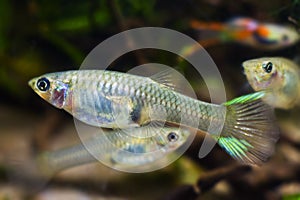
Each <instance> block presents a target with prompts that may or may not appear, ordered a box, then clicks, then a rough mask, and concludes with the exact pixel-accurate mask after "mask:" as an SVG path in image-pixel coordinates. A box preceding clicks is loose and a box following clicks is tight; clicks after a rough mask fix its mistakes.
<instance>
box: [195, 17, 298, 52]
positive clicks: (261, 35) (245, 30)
mask: <svg viewBox="0 0 300 200" xmlns="http://www.w3.org/2000/svg"><path fill="white" fill-rule="evenodd" d="M191 27H192V28H194V29H195V30H199V31H200V34H202V35H203V36H202V37H203V39H201V38H200V44H201V45H203V46H204V47H206V46H209V45H211V44H216V43H222V42H230V41H232V42H238V43H240V44H244V45H246V46H251V47H253V48H256V49H260V50H277V49H282V48H285V47H288V46H291V45H293V44H295V43H296V42H298V41H299V39H300V36H299V34H298V33H297V31H296V29H294V28H292V27H290V26H286V25H279V24H273V23H265V22H259V21H256V20H255V19H252V18H248V17H238V18H234V19H232V20H229V21H227V22H225V23H220V22H201V21H196V20H192V21H191Z"/></svg>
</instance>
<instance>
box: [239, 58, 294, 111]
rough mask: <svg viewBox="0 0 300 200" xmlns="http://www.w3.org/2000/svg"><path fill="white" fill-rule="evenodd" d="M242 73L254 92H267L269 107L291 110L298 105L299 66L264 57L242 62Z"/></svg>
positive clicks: (291, 62) (266, 98) (285, 59)
mask: <svg viewBox="0 0 300 200" xmlns="http://www.w3.org/2000/svg"><path fill="white" fill-rule="evenodd" d="M242 65H243V68H244V73H245V75H246V77H247V80H248V82H249V84H250V85H251V87H252V88H253V89H254V90H255V91H263V90H264V91H268V92H267V95H266V96H265V97H264V101H266V102H267V103H268V104H269V105H271V106H273V107H276V108H281V109H291V108H293V107H295V106H297V105H300V85H299V83H300V82H299V81H300V77H299V76H300V74H299V73H300V71H299V66H298V65H297V64H296V63H295V62H293V61H292V60H289V59H287V58H282V57H264V58H256V59H251V60H247V61H245V62H243V64H242Z"/></svg>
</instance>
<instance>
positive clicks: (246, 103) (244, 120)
mask: <svg viewBox="0 0 300 200" xmlns="http://www.w3.org/2000/svg"><path fill="white" fill-rule="evenodd" d="M29 85H30V86H31V87H32V88H33V90H34V91H35V92H36V93H37V94H39V95H40V96H41V97H42V98H43V99H45V100H46V101H48V102H49V103H51V104H52V105H54V106H56V107H58V108H61V109H64V110H66V111H67V112H69V113H70V114H72V115H73V116H74V117H75V118H77V119H79V120H80V121H83V122H85V123H87V124H89V125H92V126H98V127H106V128H123V129H124V128H132V127H141V126H144V125H146V124H148V123H150V122H152V121H163V122H165V121H166V122H169V123H174V124H179V125H183V126H187V127H193V128H197V129H199V130H201V131H204V132H208V127H209V126H210V122H212V129H210V132H208V134H210V135H211V136H212V137H213V138H214V139H215V140H217V142H218V143H219V145H220V146H221V147H223V148H224V149H225V150H226V151H227V152H228V153H229V154H230V155H231V156H233V157H234V158H235V159H237V160H240V161H243V162H246V163H253V164H258V163H261V162H262V161H265V160H266V159H267V158H268V157H269V156H270V155H271V154H272V152H273V149H274V144H275V142H276V141H277V139H278V129H277V127H276V125H275V124H274V116H273V110H272V109H271V108H270V106H268V105H266V104H264V103H263V102H262V101H261V100H260V99H261V97H263V96H264V93H263V92H258V93H254V94H250V95H245V96H242V97H239V98H236V99H233V100H231V101H229V102H226V103H224V104H222V105H216V104H210V103H206V102H202V101H199V100H196V99H192V98H190V97H188V96H185V95H182V94H180V93H178V92H176V91H174V90H173V89H172V88H170V87H168V86H166V85H163V84H161V83H159V82H156V81H154V80H152V79H151V78H147V77H141V76H136V75H131V74H125V73H120V72H113V71H103V70H79V71H65V72H55V73H49V74H45V75H42V76H40V77H37V78H34V79H32V80H31V81H30V82H29ZM150 116H151V117H150ZM182 119H184V120H182ZM223 121H224V126H222V122H223ZM221 128H222V130H221V135H217V134H216V133H218V131H220V129H221Z"/></svg>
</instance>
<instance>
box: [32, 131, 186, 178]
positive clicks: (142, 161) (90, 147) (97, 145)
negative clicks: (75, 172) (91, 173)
mask: <svg viewBox="0 0 300 200" xmlns="http://www.w3.org/2000/svg"><path fill="white" fill-rule="evenodd" d="M126 132H130V133H131V134H130V135H128V134H126V133H124V132H123V131H122V130H110V131H107V130H106V131H103V132H102V133H97V135H96V136H95V137H93V138H91V139H88V140H86V141H85V142H83V144H78V145H75V146H71V147H67V148H64V149H60V150H56V151H49V152H44V153H41V154H40V155H39V156H38V157H37V159H36V164H37V168H38V171H40V172H41V173H42V175H44V176H52V175H53V174H55V173H57V172H59V171H61V170H64V169H67V168H70V167H74V166H78V165H82V164H86V163H91V162H96V161H97V160H100V161H102V162H103V163H105V164H106V165H109V166H113V167H114V168H117V169H119V170H122V171H124V170H125V171H126V170H132V169H133V168H134V169H136V171H137V170H139V169H140V168H141V167H143V166H147V167H148V168H149V166H151V165H152V164H153V163H155V162H156V161H158V160H160V159H163V158H166V157H167V156H168V154H170V153H172V152H174V151H175V150H176V149H177V148H179V147H180V146H182V144H183V143H185V142H186V141H187V139H188V138H189V137H190V135H191V134H190V132H189V131H188V130H187V129H182V128H177V127H163V128H156V127H147V126H145V127H141V128H132V129H127V130H126ZM148 132H151V133H149V135H152V136H150V137H147V138H139V137H132V136H131V135H142V134H147V133H148ZM141 169H142V168H141Z"/></svg>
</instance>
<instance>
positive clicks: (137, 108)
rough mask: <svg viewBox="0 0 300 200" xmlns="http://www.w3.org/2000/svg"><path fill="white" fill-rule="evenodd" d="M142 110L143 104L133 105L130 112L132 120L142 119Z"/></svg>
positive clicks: (136, 121)
mask: <svg viewBox="0 0 300 200" xmlns="http://www.w3.org/2000/svg"><path fill="white" fill-rule="evenodd" d="M141 110H142V106H141V105H137V106H134V107H133V110H132V112H131V113H130V117H131V120H132V121H133V122H135V123H138V122H139V121H140V118H141Z"/></svg>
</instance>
